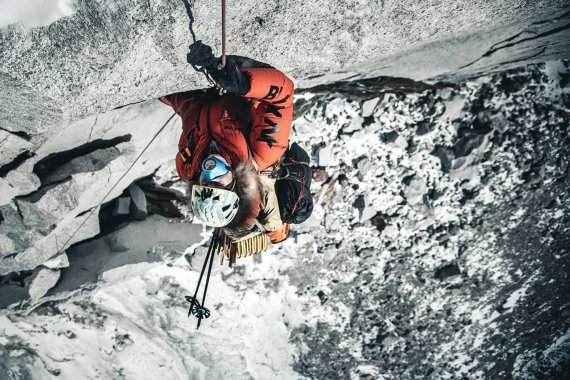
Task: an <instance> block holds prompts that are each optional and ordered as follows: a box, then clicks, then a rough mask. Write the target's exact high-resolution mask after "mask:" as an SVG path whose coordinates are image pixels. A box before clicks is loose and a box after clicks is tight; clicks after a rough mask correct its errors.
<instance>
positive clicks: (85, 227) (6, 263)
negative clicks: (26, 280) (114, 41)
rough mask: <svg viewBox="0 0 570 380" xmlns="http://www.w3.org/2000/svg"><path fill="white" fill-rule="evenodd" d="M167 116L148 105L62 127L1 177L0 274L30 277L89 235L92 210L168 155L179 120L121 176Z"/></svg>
mask: <svg viewBox="0 0 570 380" xmlns="http://www.w3.org/2000/svg"><path fill="white" fill-rule="evenodd" d="M171 112H172V111H171V109H170V108H169V107H167V106H165V105H163V104H161V103H160V102H159V101H149V102H145V103H140V104H137V105H133V106H129V107H128V108H123V109H121V110H116V111H110V112H107V113H104V114H100V115H97V116H94V117H91V118H87V119H82V120H78V121H76V122H72V123H69V124H67V125H65V126H63V127H62V129H61V131H59V132H58V133H57V134H55V135H54V136H52V137H51V138H49V139H48V140H46V141H45V142H44V143H43V144H42V145H41V146H40V147H39V148H38V149H36V150H35V151H34V155H33V156H31V157H26V160H25V161H24V162H23V163H21V164H20V165H19V166H18V167H17V168H15V169H12V170H11V171H10V172H9V173H8V174H7V175H6V176H5V177H4V178H2V182H0V186H2V187H1V189H2V190H1V191H2V192H1V194H2V197H1V201H2V202H1V203H0V212H1V213H2V215H3V219H4V220H3V221H2V223H1V224H0V254H1V255H2V257H3V260H2V262H1V263H0V273H2V274H6V273H9V272H12V271H22V270H32V269H34V268H35V267H36V266H38V265H40V264H42V263H43V262H44V261H46V260H48V259H49V258H50V257H52V256H53V255H56V254H58V253H61V252H63V251H64V250H65V249H66V248H67V247H69V246H70V245H71V244H73V243H75V242H78V241H82V240H84V239H86V238H89V237H92V236H94V235H96V234H97V233H98V232H99V221H98V214H99V210H98V206H99V205H100V204H101V203H104V202H108V201H111V200H112V199H113V198H115V197H117V196H118V195H120V194H121V193H122V192H123V190H124V189H126V188H127V187H128V186H129V185H130V184H131V183H132V182H133V181H134V180H136V179H138V178H141V177H144V176H147V175H149V174H151V173H153V172H154V171H155V170H156V169H157V168H158V167H159V166H160V165H162V164H164V163H166V162H171V160H172V158H173V156H174V155H175V154H176V151H175V147H173V143H172V142H173V141H176V139H177V137H178V136H177V135H178V130H179V128H180V124H179V123H180V121H179V120H178V119H172V120H171V121H170V122H169V124H168V125H167V127H166V128H165V129H164V130H163V131H162V132H161V133H160V134H159V135H158V137H157V139H156V140H155V141H154V142H153V143H152V145H150V147H149V148H148V150H147V151H146V152H145V153H144V154H143V155H142V156H141V157H140V159H139V161H138V162H137V163H136V164H135V165H134V166H133V167H132V168H131V170H130V171H129V172H128V173H126V172H127V169H129V167H130V166H131V164H132V163H133V162H134V161H135V159H136V158H137V156H138V155H139V154H141V152H142V151H143V149H144V148H145V146H146V145H147V143H148V142H149V141H150V140H151V138H152V137H153V135H154V134H156V133H157V132H158V131H159V130H160V128H161V127H162V126H163V125H164V124H165V122H166V121H167V120H168V119H169V117H170V116H171V115H172V114H171ZM137 132H138V133H137ZM4 190H6V192H4ZM143 198H144V197H143ZM137 201H138V202H142V198H141V197H140V194H138V196H137ZM129 206H130V204H129V205H127V206H126V213H127V214H128V213H129V212H130V209H129Z"/></svg>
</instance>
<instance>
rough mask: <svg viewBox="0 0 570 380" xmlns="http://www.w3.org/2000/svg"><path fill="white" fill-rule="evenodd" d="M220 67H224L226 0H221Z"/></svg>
mask: <svg viewBox="0 0 570 380" xmlns="http://www.w3.org/2000/svg"><path fill="white" fill-rule="evenodd" d="M222 67H226V0H222Z"/></svg>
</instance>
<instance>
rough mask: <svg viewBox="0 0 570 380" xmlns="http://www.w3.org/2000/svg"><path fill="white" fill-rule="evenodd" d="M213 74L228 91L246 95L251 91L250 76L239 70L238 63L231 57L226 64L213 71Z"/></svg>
mask: <svg viewBox="0 0 570 380" xmlns="http://www.w3.org/2000/svg"><path fill="white" fill-rule="evenodd" d="M211 75H212V78H214V80H215V81H216V82H217V83H218V84H219V85H220V87H222V89H223V90H224V91H226V92H230V93H233V94H238V95H244V94H246V93H247V92H248V91H249V78H248V77H247V76H246V75H244V74H243V73H242V72H241V71H240V70H239V66H238V64H237V63H236V62H235V61H234V60H233V59H231V58H229V57H228V58H227V59H226V66H224V67H222V68H221V69H219V70H217V71H216V72H213V73H211Z"/></svg>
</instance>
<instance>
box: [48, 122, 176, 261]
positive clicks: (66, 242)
mask: <svg viewBox="0 0 570 380" xmlns="http://www.w3.org/2000/svg"><path fill="white" fill-rule="evenodd" d="M175 115H176V112H174V113H173V114H172V116H170V117H169V118H168V120H166V122H165V123H164V125H163V126H162V127H160V129H159V130H158V132H156V133H155V134H154V136H153V137H152V139H151V140H150V141H149V142H148V144H146V146H145V147H144V149H143V150H142V151H141V152H140V153H139V155H138V156H137V158H135V160H134V161H133V163H132V164H131V166H129V167H128V169H127V170H126V171H125V172H124V173H123V175H121V177H120V178H119V179H118V180H117V182H115V184H114V185H113V186H112V187H111V188H110V189H109V191H107V193H106V194H105V195H104V196H103V198H102V199H101V200H100V201H99V203H98V204H97V206H95V207H93V208H92V209H91V212H89V214H88V215H87V217H85V219H83V221H82V222H81V223H80V224H79V226H78V227H77V228H76V229H75V231H73V233H72V234H71V235H70V236H69V238H67V240H66V241H65V243H63V247H64V249H65V246H66V245H67V244H68V243H69V242H70V241H71V239H73V237H74V236H75V234H77V232H78V231H79V230H80V229H81V227H83V225H84V224H85V223H86V222H87V220H88V219H89V218H91V216H93V214H94V213H95V210H97V209H98V208H99V206H101V205H102V204H103V202H105V199H107V197H108V196H109V194H111V192H112V191H113V190H114V189H115V187H117V185H119V183H120V182H121V181H122V180H123V178H125V176H126V175H127V174H128V173H129V171H130V170H131V169H132V168H133V166H135V164H136V163H137V162H138V160H139V159H140V158H141V156H142V155H143V153H144V152H146V150H147V149H148V147H149V146H150V144H152V143H153V141H154V140H156V138H157V137H158V135H159V134H160V133H161V132H162V131H163V130H164V128H166V126H167V125H168V123H169V122H170V120H172V118H173V117H174V116H175ZM57 250H58V251H59V247H58V248H57Z"/></svg>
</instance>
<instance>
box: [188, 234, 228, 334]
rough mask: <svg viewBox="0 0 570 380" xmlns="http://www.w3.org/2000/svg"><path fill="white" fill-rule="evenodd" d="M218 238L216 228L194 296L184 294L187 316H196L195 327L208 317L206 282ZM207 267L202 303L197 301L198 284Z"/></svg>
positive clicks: (207, 282)
mask: <svg viewBox="0 0 570 380" xmlns="http://www.w3.org/2000/svg"><path fill="white" fill-rule="evenodd" d="M219 239H220V230H219V229H218V228H216V229H214V232H213V234H212V240H211V241H210V246H209V247H208V253H207V254H206V259H205V260H204V265H202V271H201V272H200V278H199V279H198V285H196V291H195V292H194V296H186V301H188V302H190V308H189V309H188V317H190V315H193V316H195V317H196V318H198V325H197V326H196V329H199V328H200V323H201V322H202V319H205V318H208V317H210V310H209V309H208V308H207V307H205V306H204V304H205V303H206V293H207V292H208V284H209V283H210V275H211V274H212V265H213V263H214V255H215V252H216V248H217V247H218V241H219ZM206 267H208V273H207V274H206V283H205V285H204V293H202V303H200V301H198V291H199V290H200V285H201V283H202V279H203V278H204V272H205V271H206Z"/></svg>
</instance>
